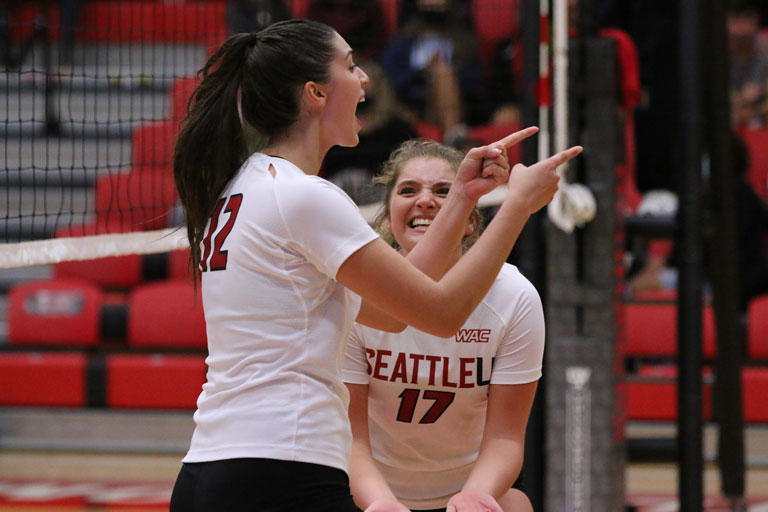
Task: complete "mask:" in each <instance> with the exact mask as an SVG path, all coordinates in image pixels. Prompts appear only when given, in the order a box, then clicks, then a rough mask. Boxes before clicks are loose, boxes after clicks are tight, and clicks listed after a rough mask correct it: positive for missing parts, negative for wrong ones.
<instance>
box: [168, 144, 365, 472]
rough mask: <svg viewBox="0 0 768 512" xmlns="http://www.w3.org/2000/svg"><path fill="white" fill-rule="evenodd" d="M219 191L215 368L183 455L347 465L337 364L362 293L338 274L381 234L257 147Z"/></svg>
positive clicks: (210, 279)
mask: <svg viewBox="0 0 768 512" xmlns="http://www.w3.org/2000/svg"><path fill="white" fill-rule="evenodd" d="M270 164H272V165H273V166H274V168H275V170H276V175H275V176H274V177H272V175H271V174H270V172H269V166H270ZM221 197H222V199H221V200H220V202H219V204H218V205H217V207H216V209H215V211H214V213H213V215H212V220H211V221H210V223H209V226H208V229H207V230H206V238H205V240H204V242H203V244H202V247H201V251H202V255H203V260H202V262H201V267H202V269H203V273H202V295H203V307H204V310H205V319H206V328H207V335H208V353H209V355H208V357H207V359H206V363H207V365H208V373H207V378H206V383H205V385H204V386H203V391H202V393H201V394H200V397H199V398H198V400H197V411H196V412H195V415H194V418H195V424H196V427H195V432H194V434H193V436H192V443H191V446H190V449H189V452H188V453H187V455H186V457H185V458H184V462H201V461H211V460H221V459H232V458H240V457H260V458H271V459H279V460H291V461H301V462H310V463H315V464H323V465H326V466H331V467H336V468H339V469H342V470H344V471H347V469H348V460H349V450H350V447H351V431H350V428H349V419H348V417H347V406H348V403H349V394H348V392H347V390H346V387H345V386H344V384H343V383H342V380H341V365H342V362H343V358H344V348H345V345H346V340H347V337H348V335H349V329H350V328H351V326H352V323H353V322H354V319H355V317H356V316H357V312H358V310H359V308H360V297H359V296H357V295H355V294H354V293H352V292H350V291H348V290H347V289H346V288H344V287H343V286H341V285H340V284H338V283H337V282H336V281H335V276H336V273H337V271H338V269H339V267H340V266H341V264H342V263H343V262H344V261H345V260H346V259H347V257H349V256H350V255H351V254H352V253H354V252H355V251H357V250H358V249H359V248H361V247H362V246H364V245H366V244H368V243H369V242H371V241H372V240H374V239H375V238H376V237H377V235H376V233H375V232H374V231H373V230H372V229H371V228H370V227H369V226H368V224H367V223H366V222H365V220H364V219H363V218H362V217H361V216H360V214H359V211H358V208H357V206H355V204H354V203H353V202H352V200H351V199H349V197H348V196H346V194H344V192H342V191H341V189H339V188H338V187H336V186H335V185H333V184H331V183H329V182H328V181H326V180H324V179H322V178H318V177H317V176H308V175H306V174H304V173H303V172H302V171H301V170H300V169H299V168H298V167H296V166H295V165H293V164H292V163H290V162H288V161H287V160H284V159H281V158H276V157H270V156H267V155H263V154H259V153H257V154H254V155H252V156H251V157H250V158H249V159H248V160H247V161H246V162H245V164H244V165H243V167H242V168H241V169H240V170H239V171H238V174H237V175H236V176H235V177H234V178H233V179H232V181H231V183H230V184H229V185H228V186H227V188H226V189H225V191H224V192H223V193H222V194H221ZM168 385H170V386H172V385H173V383H169V384H168Z"/></svg>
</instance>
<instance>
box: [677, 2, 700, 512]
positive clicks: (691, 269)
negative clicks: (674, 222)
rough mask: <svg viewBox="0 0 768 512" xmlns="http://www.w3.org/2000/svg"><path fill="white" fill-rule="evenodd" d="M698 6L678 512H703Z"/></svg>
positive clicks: (689, 10) (686, 163)
mask: <svg viewBox="0 0 768 512" xmlns="http://www.w3.org/2000/svg"><path fill="white" fill-rule="evenodd" d="M701 13H702V6H701V0H681V3H680V35H679V37H680V55H679V59H680V60H679V62H680V70H681V72H680V107H681V108H680V128H681V145H682V173H681V180H682V182H681V185H680V187H679V190H680V201H679V203H680V211H679V220H680V225H679V227H680V232H679V245H678V247H679V249H680V251H679V252H680V283H679V286H678V341H677V344H678V397H677V403H678V409H677V411H678V412H677V423H678V428H677V436H678V437H677V443H678V454H679V460H678V463H679V467H678V470H679V472H678V479H679V494H680V511H681V512H701V510H703V508H702V505H703V481H702V442H703V441H702V437H703V436H702V425H701V418H702V400H701V393H702V379H701V370H702V360H701V359H702V356H701V347H702V343H701V323H702V314H701V284H702V259H701V249H702V243H701V226H700V224H699V222H700V221H699V219H700V218H701V146H702V144H701V139H702V137H701V125H702V115H701V110H702V109H701V107H702V100H701V99H702V94H701V82H702V80H701V78H702V73H701V68H702V53H701V39H702V32H701Z"/></svg>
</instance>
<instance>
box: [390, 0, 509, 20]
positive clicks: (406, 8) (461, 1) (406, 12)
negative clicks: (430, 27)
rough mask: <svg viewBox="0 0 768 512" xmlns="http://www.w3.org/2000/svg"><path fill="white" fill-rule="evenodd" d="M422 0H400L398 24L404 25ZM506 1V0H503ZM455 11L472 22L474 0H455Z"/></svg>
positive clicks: (460, 17)
mask: <svg viewBox="0 0 768 512" xmlns="http://www.w3.org/2000/svg"><path fill="white" fill-rule="evenodd" d="M419 1H420V0H400V2H399V7H398V15H397V24H398V25H399V26H403V25H405V24H406V23H408V22H409V21H410V20H411V18H412V17H413V15H414V13H416V11H417V10H418V3H419ZM501 1H504V0H501ZM453 12H454V15H455V16H456V17H457V18H458V19H466V20H468V21H469V23H470V25H471V24H472V22H473V20H472V0H454V1H453Z"/></svg>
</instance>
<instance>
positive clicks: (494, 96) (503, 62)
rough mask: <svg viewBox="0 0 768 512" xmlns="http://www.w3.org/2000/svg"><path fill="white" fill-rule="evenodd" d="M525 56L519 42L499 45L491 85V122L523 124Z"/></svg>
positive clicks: (507, 40) (508, 40)
mask: <svg viewBox="0 0 768 512" xmlns="http://www.w3.org/2000/svg"><path fill="white" fill-rule="evenodd" d="M522 68H523V55H522V44H521V41H520V40H519V38H516V37H514V38H513V37H505V38H504V39H501V40H499V42H498V43H496V46H495V48H494V51H493V55H492V58H491V71H490V78H489V83H488V107H489V111H490V116H489V117H490V119H489V120H490V122H493V123H500V124H518V123H520V116H521V113H520V101H521V100H522V92H523V84H522V77H523V69H522Z"/></svg>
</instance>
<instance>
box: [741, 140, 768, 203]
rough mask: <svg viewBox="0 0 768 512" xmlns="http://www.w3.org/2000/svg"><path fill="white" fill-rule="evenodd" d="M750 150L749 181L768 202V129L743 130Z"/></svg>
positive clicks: (745, 141)
mask: <svg viewBox="0 0 768 512" xmlns="http://www.w3.org/2000/svg"><path fill="white" fill-rule="evenodd" d="M740 133H741V136H742V138H743V139H744V143H745V144H746V145H747V149H748V150H749V169H748V170H747V179H748V180H749V183H750V184H751V185H752V188H754V189H755V192H757V195H759V196H760V197H761V198H762V199H763V200H766V201H768V128H751V129H744V130H741V132H740Z"/></svg>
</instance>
